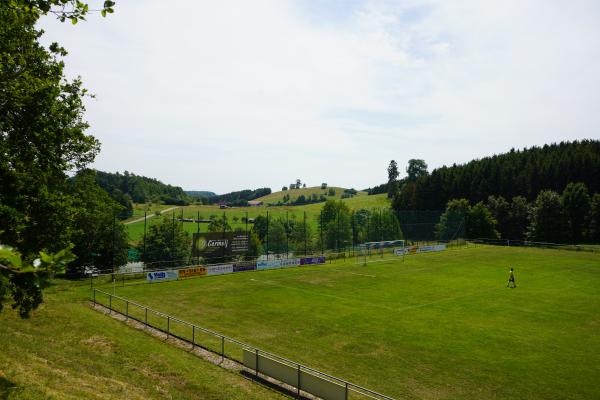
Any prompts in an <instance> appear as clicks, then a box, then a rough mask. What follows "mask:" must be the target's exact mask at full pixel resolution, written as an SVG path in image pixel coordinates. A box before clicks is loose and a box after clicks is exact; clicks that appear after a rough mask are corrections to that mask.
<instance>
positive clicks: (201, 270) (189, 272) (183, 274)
mask: <svg viewBox="0 0 600 400" xmlns="http://www.w3.org/2000/svg"><path fill="white" fill-rule="evenodd" d="M202 275H206V267H200V266H198V267H192V268H186V269H180V270H179V277H180V278H191V277H193V276H202Z"/></svg>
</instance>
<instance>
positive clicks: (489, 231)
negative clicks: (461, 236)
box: [466, 201, 499, 239]
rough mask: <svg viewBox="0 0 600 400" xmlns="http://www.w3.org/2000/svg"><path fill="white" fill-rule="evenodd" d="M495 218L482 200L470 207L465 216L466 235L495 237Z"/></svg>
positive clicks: (496, 236) (496, 233) (471, 236)
mask: <svg viewBox="0 0 600 400" xmlns="http://www.w3.org/2000/svg"><path fill="white" fill-rule="evenodd" d="M496 224H497V222H496V220H495V219H494V217H493V216H492V213H491V212H490V210H488V209H487V207H486V206H485V204H483V202H481V201H480V202H479V203H477V204H475V205H474V206H473V207H470V209H469V211H468V213H467V218H466V233H467V237H469V238H472V239H475V238H489V239H497V238H498V237H499V234H498V231H497V230H496Z"/></svg>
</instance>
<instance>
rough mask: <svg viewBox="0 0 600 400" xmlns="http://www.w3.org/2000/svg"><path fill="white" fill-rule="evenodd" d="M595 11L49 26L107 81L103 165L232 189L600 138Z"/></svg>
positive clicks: (296, 4)
mask: <svg viewBox="0 0 600 400" xmlns="http://www.w3.org/2000/svg"><path fill="white" fill-rule="evenodd" d="M90 4H91V5H92V7H91V8H95V7H94V5H95V2H94V1H91V2H90ZM599 17H600V2H598V1H577V0H574V1H568V2H566V1H548V0H544V1H527V0H526V1H523V0H519V1H512V0H508V1H501V2H498V1H481V0H475V1H466V0H465V1H461V0H457V1H454V0H453V1H401V0H397V1H370V0H365V1H359V0H346V1H342V0H331V1H325V0H305V1H288V0H272V1H271V0H253V1H242V0H240V1H227V0H223V1H197V0H190V1H183V0H177V1H175V0H174V1H168V2H165V1H161V0H147V1H146V0H144V1H142V0H130V1H117V5H116V7H115V13H114V14H112V15H109V16H108V17H107V18H102V17H101V16H100V15H99V14H97V13H96V14H91V15H89V16H88V18H87V21H82V22H80V23H78V24H77V25H75V26H73V25H71V24H70V23H68V22H67V23H60V22H58V21H57V20H55V19H54V17H52V16H45V17H43V18H42V20H41V22H40V26H41V27H42V28H43V29H44V30H45V31H46V34H45V36H44V38H43V42H44V43H47V44H48V43H51V42H54V41H57V42H59V43H60V44H61V45H62V46H63V47H65V48H66V49H67V50H68V51H69V55H68V56H67V57H66V58H65V63H66V75H67V76H68V77H70V78H72V77H77V76H81V77H82V80H83V82H84V86H85V87H86V88H87V89H88V90H89V91H90V92H91V93H94V94H95V97H94V98H93V99H88V100H87V101H86V107H87V111H86V119H87V121H88V122H89V123H90V125H91V127H90V129H89V130H88V133H89V134H92V135H94V136H95V137H96V138H98V139H99V140H100V142H101V143H102V150H101V152H100V154H99V155H98V157H97V158H96V161H95V162H94V164H93V165H92V167H93V168H96V169H99V170H103V171H109V172H116V171H121V172H123V171H125V170H127V171H129V172H133V173H135V174H137V175H144V176H149V177H153V178H157V179H159V180H161V181H163V182H165V183H169V184H173V185H177V186H181V187H183V188H184V189H186V190H210V191H214V192H217V193H225V192H229V191H234V190H242V189H248V188H257V187H271V188H272V189H273V190H274V191H277V190H280V189H281V187H282V186H286V185H289V183H291V182H295V180H296V179H297V178H298V179H301V180H302V182H305V183H306V184H307V186H316V185H320V184H321V183H322V182H326V183H328V184H329V185H330V186H342V187H353V188H356V189H364V188H367V187H370V186H374V185H378V184H381V183H384V182H385V181H386V180H387V172H386V168H387V165H388V164H389V162H390V160H392V159H394V160H396V161H397V162H398V165H399V166H400V169H401V172H402V173H401V176H403V175H404V169H405V166H406V164H407V162H408V160H409V159H411V158H421V159H424V160H425V161H426V162H427V163H428V165H429V168H430V170H431V169H433V168H435V167H440V166H442V165H451V164H453V163H464V162H468V161H470V160H472V159H475V158H481V157H485V156H489V155H493V154H498V153H502V152H505V151H509V150H510V149H511V148H515V149H519V148H523V147H530V146H533V145H543V144H545V143H552V142H560V141H563V140H576V139H585V138H592V139H599V138H600V112H599V111H598V105H599V104H600V73H598V71H600V24H599V23H598V21H599V20H600V19H599Z"/></svg>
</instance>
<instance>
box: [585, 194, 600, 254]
mask: <svg viewBox="0 0 600 400" xmlns="http://www.w3.org/2000/svg"><path fill="white" fill-rule="evenodd" d="M587 238H588V240H589V241H591V242H593V243H600V193H596V194H594V196H592V200H591V202H590V213H589V216H588V230H587Z"/></svg>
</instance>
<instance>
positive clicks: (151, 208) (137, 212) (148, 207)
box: [123, 204, 176, 222]
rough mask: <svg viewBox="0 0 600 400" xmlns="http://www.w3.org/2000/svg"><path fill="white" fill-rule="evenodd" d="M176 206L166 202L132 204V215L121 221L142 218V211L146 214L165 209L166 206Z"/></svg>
mask: <svg viewBox="0 0 600 400" xmlns="http://www.w3.org/2000/svg"><path fill="white" fill-rule="evenodd" d="M172 207H176V206H170V205H166V204H134V205H133V215H132V216H131V217H129V218H127V219H125V220H123V222H129V221H134V220H136V219H139V218H142V217H143V216H144V212H146V213H147V215H149V216H150V215H153V214H154V213H155V212H156V211H162V210H166V209H167V208H172Z"/></svg>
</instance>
